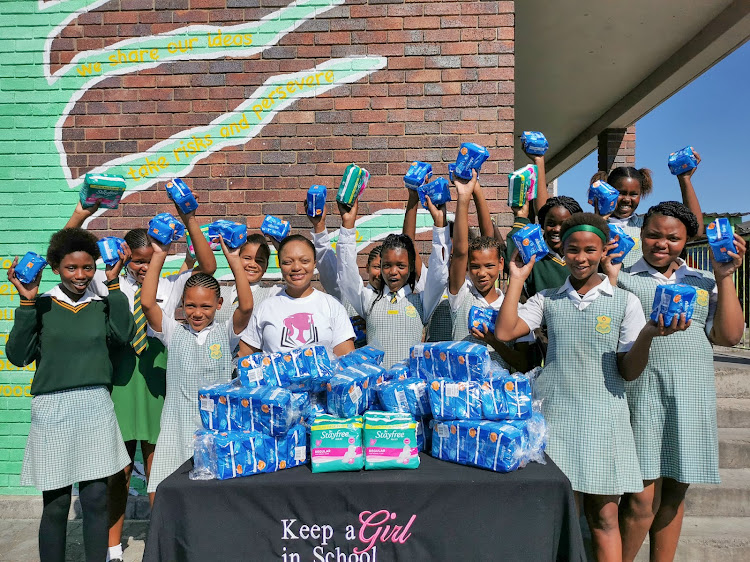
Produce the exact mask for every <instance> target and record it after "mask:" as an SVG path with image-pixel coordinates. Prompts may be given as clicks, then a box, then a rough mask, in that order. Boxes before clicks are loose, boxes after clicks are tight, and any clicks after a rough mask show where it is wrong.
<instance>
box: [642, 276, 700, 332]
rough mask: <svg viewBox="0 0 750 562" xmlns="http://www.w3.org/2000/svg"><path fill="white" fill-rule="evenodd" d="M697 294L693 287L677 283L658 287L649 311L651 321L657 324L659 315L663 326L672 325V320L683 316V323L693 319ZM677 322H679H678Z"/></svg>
mask: <svg viewBox="0 0 750 562" xmlns="http://www.w3.org/2000/svg"><path fill="white" fill-rule="evenodd" d="M696 297H697V292H696V290H695V287H692V286H690V285H683V284H682V283H677V284H675V285H659V286H657V287H656V293H655V294H654V305H653V307H652V309H651V320H653V321H654V322H657V323H658V322H659V315H660V314H661V315H664V325H665V326H668V325H669V324H671V323H672V319H673V318H674V317H675V316H678V317H679V316H680V314H683V313H684V314H685V322H687V321H688V320H690V319H691V318H692V317H693V311H694V310H695V299H696ZM678 322H679V320H678Z"/></svg>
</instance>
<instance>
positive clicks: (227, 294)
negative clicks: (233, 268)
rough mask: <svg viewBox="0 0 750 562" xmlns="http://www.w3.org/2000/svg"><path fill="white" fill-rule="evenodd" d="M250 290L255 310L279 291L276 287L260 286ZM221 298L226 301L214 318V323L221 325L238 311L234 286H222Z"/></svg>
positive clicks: (252, 287)
mask: <svg viewBox="0 0 750 562" xmlns="http://www.w3.org/2000/svg"><path fill="white" fill-rule="evenodd" d="M250 288H251V289H252V292H253V308H257V307H258V305H259V304H260V303H262V302H263V301H264V300H266V299H267V298H268V297H269V296H270V295H272V294H274V295H275V294H276V292H277V291H278V290H279V289H278V288H277V287H275V286H271V287H261V286H259V285H254V286H253V285H251V286H250ZM220 290H221V298H222V299H224V302H223V304H222V305H221V308H220V309H219V310H217V311H216V316H214V322H216V323H217V324H221V323H222V322H229V321H230V320H231V319H232V316H233V315H234V311H235V310H237V293H236V291H235V290H234V286H233V285H222V286H221V288H220Z"/></svg>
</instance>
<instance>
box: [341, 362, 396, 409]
mask: <svg viewBox="0 0 750 562" xmlns="http://www.w3.org/2000/svg"><path fill="white" fill-rule="evenodd" d="M345 372H346V373H348V374H350V375H354V374H355V373H356V374H357V375H361V376H364V377H367V381H368V382H367V388H366V389H365V399H366V400H367V406H366V408H367V409H368V410H371V409H375V408H377V406H378V404H379V402H378V394H377V387H378V385H380V384H382V383H384V382H385V377H386V370H385V369H384V368H383V367H381V366H380V365H373V364H372V363H360V364H359V365H354V366H352V367H347V368H346V371H345Z"/></svg>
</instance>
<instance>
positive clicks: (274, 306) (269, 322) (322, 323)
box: [242, 280, 361, 357]
mask: <svg viewBox="0 0 750 562" xmlns="http://www.w3.org/2000/svg"><path fill="white" fill-rule="evenodd" d="M360 282H361V280H360ZM353 339H354V328H352V323H351V322H350V320H349V315H348V314H347V313H346V309H345V308H344V305H342V304H341V303H340V302H339V301H338V300H336V299H335V298H333V297H332V296H331V295H329V294H327V293H324V292H322V291H318V290H317V289H313V292H312V293H311V294H310V295H308V296H306V297H301V298H297V299H296V298H293V297H290V296H289V295H288V294H287V293H286V291H282V292H281V293H279V294H278V295H276V296H274V297H269V298H267V299H266V300H264V301H263V302H262V303H260V304H259V305H258V307H257V308H256V309H255V310H254V311H253V315H252V317H251V318H250V323H249V324H248V326H247V328H245V330H244V331H243V332H242V341H243V342H245V343H246V344H247V345H249V346H251V347H254V348H256V349H260V350H262V351H263V352H264V353H274V352H277V351H287V350H290V349H294V348H297V347H303V346H306V345H323V346H325V348H326V350H327V351H328V354H329V355H330V356H332V357H333V356H335V355H334V353H333V349H334V348H335V347H336V346H337V345H339V344H341V343H344V342H345V341H347V340H353Z"/></svg>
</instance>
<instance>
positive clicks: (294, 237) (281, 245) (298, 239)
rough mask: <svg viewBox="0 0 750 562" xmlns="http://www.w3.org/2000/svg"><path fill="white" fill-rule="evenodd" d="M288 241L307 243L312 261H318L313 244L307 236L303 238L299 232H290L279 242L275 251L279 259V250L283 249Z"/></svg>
mask: <svg viewBox="0 0 750 562" xmlns="http://www.w3.org/2000/svg"><path fill="white" fill-rule="evenodd" d="M290 242H302V243H304V244H307V247H308V248H310V251H311V252H312V253H313V261H315V262H317V261H318V254H317V252H316V251H315V244H313V243H312V241H311V240H310V239H309V238H305V237H304V236H302V235H301V234H292V235H290V236H287V237H286V238H284V239H283V240H282V241H281V242H279V250H278V252H277V253H278V256H279V260H280V259H281V252H283V251H284V248H286V246H287V244H289V243H290Z"/></svg>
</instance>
